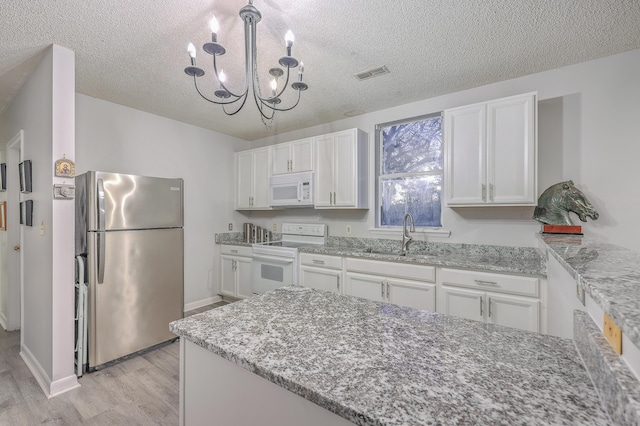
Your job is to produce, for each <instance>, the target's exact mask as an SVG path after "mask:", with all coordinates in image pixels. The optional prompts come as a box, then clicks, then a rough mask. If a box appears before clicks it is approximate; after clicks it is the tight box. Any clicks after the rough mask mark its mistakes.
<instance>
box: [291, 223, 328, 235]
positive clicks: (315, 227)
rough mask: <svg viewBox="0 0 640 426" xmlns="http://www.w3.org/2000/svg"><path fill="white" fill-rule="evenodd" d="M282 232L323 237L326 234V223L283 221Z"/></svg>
mask: <svg viewBox="0 0 640 426" xmlns="http://www.w3.org/2000/svg"><path fill="white" fill-rule="evenodd" d="M282 233H283V234H288V235H309V236H314V237H324V236H326V235H327V225H325V224H320V223H283V224H282Z"/></svg>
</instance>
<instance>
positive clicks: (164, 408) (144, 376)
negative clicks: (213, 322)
mask: <svg viewBox="0 0 640 426" xmlns="http://www.w3.org/2000/svg"><path fill="white" fill-rule="evenodd" d="M223 304H226V303H225V302H220V303H216V304H213V305H209V306H206V307H202V308H198V309H195V310H193V311H189V312H187V313H185V316H189V315H193V314H196V313H200V312H204V311H206V310H209V309H212V308H216V307H219V306H222V305H223ZM179 349H180V343H179V342H177V341H176V342H174V343H171V344H168V345H166V346H163V347H160V348H158V349H155V350H153V351H150V352H147V353H145V354H142V355H139V356H136V357H133V358H131V359H128V360H126V361H122V362H120V363H117V364H114V365H111V366H109V367H107V368H104V369H102V370H98V371H95V372H93V373H90V374H85V375H84V376H82V377H81V378H80V379H79V382H80V384H81V386H80V387H79V388H77V389H73V390H71V391H69V392H66V393H64V394H62V395H59V396H57V397H55V398H51V399H47V398H46V396H45V395H44V393H43V392H42V390H41V389H40V386H38V383H37V382H36V380H35V379H34V377H33V375H32V374H31V372H30V371H29V369H28V368H27V366H26V365H25V364H24V362H23V361H22V358H20V355H19V352H20V332H19V331H11V332H7V331H4V330H2V328H1V327H0V425H2V426H4V425H9V426H14V425H16V426H22V425H25V426H31V425H36V424H47V425H49V424H56V425H177V424H178V400H179V399H178V398H179V380H180V377H179V352H180V351H179Z"/></svg>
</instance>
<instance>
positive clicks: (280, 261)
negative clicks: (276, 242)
mask: <svg viewBox="0 0 640 426" xmlns="http://www.w3.org/2000/svg"><path fill="white" fill-rule="evenodd" d="M294 283H295V258H292V257H280V256H268V255H264V254H255V253H254V254H253V292H254V293H256V294H262V293H266V292H268V291H270V290H273V289H276V288H278V287H284V286H290V285H294Z"/></svg>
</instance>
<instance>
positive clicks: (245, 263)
mask: <svg viewBox="0 0 640 426" xmlns="http://www.w3.org/2000/svg"><path fill="white" fill-rule="evenodd" d="M252 262H253V260H252V252H251V247H241V246H231V245H221V246H220V294H222V295H224V296H231V297H236V298H238V299H245V298H247V297H251V295H252V293H251V287H252V285H251V284H252V280H253V276H252V268H251V264H252Z"/></svg>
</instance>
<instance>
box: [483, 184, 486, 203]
mask: <svg viewBox="0 0 640 426" xmlns="http://www.w3.org/2000/svg"><path fill="white" fill-rule="evenodd" d="M482 201H487V185H485V184H484V183H483V184H482Z"/></svg>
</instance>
